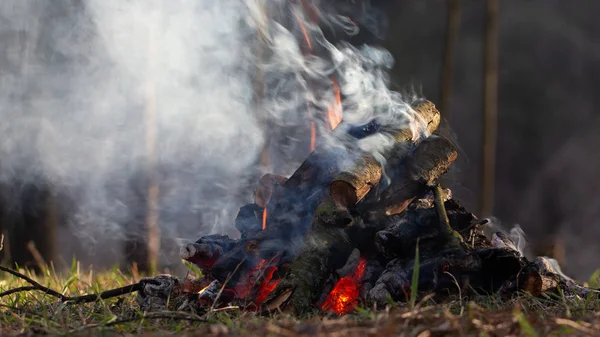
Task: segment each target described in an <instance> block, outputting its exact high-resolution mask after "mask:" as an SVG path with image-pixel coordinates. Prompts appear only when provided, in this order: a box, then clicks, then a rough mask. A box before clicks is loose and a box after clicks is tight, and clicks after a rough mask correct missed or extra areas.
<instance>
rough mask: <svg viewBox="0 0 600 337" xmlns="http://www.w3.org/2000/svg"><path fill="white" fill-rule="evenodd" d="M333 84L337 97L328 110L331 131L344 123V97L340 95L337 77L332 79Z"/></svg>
mask: <svg viewBox="0 0 600 337" xmlns="http://www.w3.org/2000/svg"><path fill="white" fill-rule="evenodd" d="M332 82H333V94H334V95H335V102H333V103H332V104H331V105H330V106H329V109H327V117H328V118H329V126H330V127H331V130H333V129H335V127H336V126H338V124H340V122H341V121H342V97H341V95H340V86H339V85H338V82H337V80H336V79H335V77H333V78H332Z"/></svg>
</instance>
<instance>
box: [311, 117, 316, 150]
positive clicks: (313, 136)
mask: <svg viewBox="0 0 600 337" xmlns="http://www.w3.org/2000/svg"><path fill="white" fill-rule="evenodd" d="M316 145H317V126H316V125H315V121H311V122H310V152H313V151H314V150H315V146H316Z"/></svg>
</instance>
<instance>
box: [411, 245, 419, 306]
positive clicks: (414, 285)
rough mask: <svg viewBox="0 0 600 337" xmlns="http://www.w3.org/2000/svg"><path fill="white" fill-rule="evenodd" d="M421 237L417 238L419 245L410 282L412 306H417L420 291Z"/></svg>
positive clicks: (416, 248)
mask: <svg viewBox="0 0 600 337" xmlns="http://www.w3.org/2000/svg"><path fill="white" fill-rule="evenodd" d="M419 239H420V238H417V246H416V247H415V264H414V266H413V275H412V280H411V283H410V308H411V309H412V308H414V307H415V303H416V302H417V293H418V292H419V269H420V261H419Z"/></svg>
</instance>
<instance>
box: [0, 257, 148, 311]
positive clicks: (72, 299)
mask: <svg viewBox="0 0 600 337" xmlns="http://www.w3.org/2000/svg"><path fill="white" fill-rule="evenodd" d="M0 270H2V271H5V272H7V273H9V274H11V275H13V276H16V277H18V278H20V279H22V280H24V281H26V282H27V283H29V284H31V286H25V287H19V288H15V289H11V290H8V291H5V292H3V293H0V297H4V296H7V295H11V294H14V293H18V292H23V291H33V290H38V291H41V292H43V293H44V294H46V295H50V296H53V297H56V298H58V299H59V300H61V302H69V303H90V302H95V301H98V300H101V299H107V298H112V297H117V296H121V295H125V294H129V293H133V292H136V291H140V290H142V284H141V283H140V282H138V283H134V284H130V285H127V286H124V287H120V288H116V289H111V290H107V291H103V292H101V293H98V294H88V295H83V296H66V295H63V294H61V293H59V292H58V291H56V290H53V289H51V288H48V287H45V286H43V285H41V284H39V283H38V282H36V281H34V280H33V279H32V278H30V277H28V276H27V275H24V274H22V273H20V272H18V271H16V270H13V269H10V268H6V267H3V266H0Z"/></svg>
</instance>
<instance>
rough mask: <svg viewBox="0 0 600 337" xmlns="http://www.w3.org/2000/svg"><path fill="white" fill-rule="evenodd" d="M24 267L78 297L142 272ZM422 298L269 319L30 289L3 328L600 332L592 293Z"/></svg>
mask: <svg viewBox="0 0 600 337" xmlns="http://www.w3.org/2000/svg"><path fill="white" fill-rule="evenodd" d="M21 272H23V273H25V274H26V275H28V276H31V277H32V278H33V279H35V280H36V281H38V282H39V283H41V284H42V285H44V286H48V287H50V288H52V289H56V290H58V291H60V292H62V293H63V294H65V295H70V296H76V295H82V294H85V293H90V292H99V291H102V290H107V289H110V288H116V287H121V286H124V285H127V284H130V283H134V282H137V281H138V279H139V277H140V276H139V275H135V276H133V275H126V274H124V273H122V272H121V271H120V270H119V269H117V268H115V269H112V270H108V271H104V272H99V273H96V272H94V271H92V270H88V271H81V270H80V269H79V268H78V264H77V263H76V262H73V266H72V268H71V271H70V272H69V273H66V274H64V275H59V274H58V273H56V272H55V270H54V268H52V266H50V267H48V268H46V269H45V270H44V272H43V273H41V274H39V275H33V274H32V273H31V272H29V271H26V270H21ZM24 285H26V284H25V283H24V282H23V281H22V280H20V279H17V278H15V277H12V276H10V275H6V274H2V275H0V291H5V290H8V289H12V288H15V287H19V286H24ZM463 293H464V292H463ZM463 296H464V294H463ZM416 300H417V299H416V298H415V299H414V300H413V301H415V302H413V303H414V305H400V304H393V305H390V306H389V307H387V308H379V310H374V308H364V307H363V308H358V309H357V311H356V312H355V313H354V314H351V315H347V316H345V317H342V318H335V317H331V316H327V315H321V316H313V317H310V318H308V319H304V320H299V319H296V318H294V317H291V316H288V315H285V314H277V315H274V316H270V317H264V316H263V317H261V316H257V315H256V314H253V313H248V312H241V311H239V310H238V309H236V308H229V309H227V310H221V311H218V310H213V311H210V312H208V313H206V314H202V315H197V314H194V313H190V312H155V313H142V312H140V311H139V309H138V306H137V303H136V297H135V295H126V296H122V297H119V298H114V299H108V300H104V301H100V302H96V303H89V304H77V305H68V304H64V303H60V302H59V301H58V300H56V299H55V298H54V297H50V296H46V295H44V294H43V293H40V292H23V293H18V294H13V295H10V296H7V297H3V298H1V299H0V334H2V335H20V334H31V333H43V334H52V335H55V334H56V335H65V334H66V335H74V336H80V335H85V336H89V335H106V334H109V335H110V334H142V333H143V334H148V335H165V334H176V335H244V336H246V335H247V336H254V335H264V336H300V335H324V336H397V335H407V336H431V335H447V334H451V335H459V336H460V335H463V336H496V335H522V336H546V335H556V336H558V335H566V334H568V335H590V334H594V333H595V332H596V333H599V331H600V301H599V299H598V297H597V296H594V297H590V298H586V299H573V298H568V297H565V296H560V295H557V296H546V297H541V298H533V297H528V296H520V297H519V298H514V299H511V300H507V301H500V300H499V299H497V298H495V297H492V296H485V297H478V298H476V299H474V298H471V299H468V298H464V297H463V298H456V299H454V300H450V301H448V302H447V303H435V302H433V300H432V299H431V297H425V299H424V300H423V299H422V300H420V301H419V302H417V301H416ZM411 302H412V301H411Z"/></svg>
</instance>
